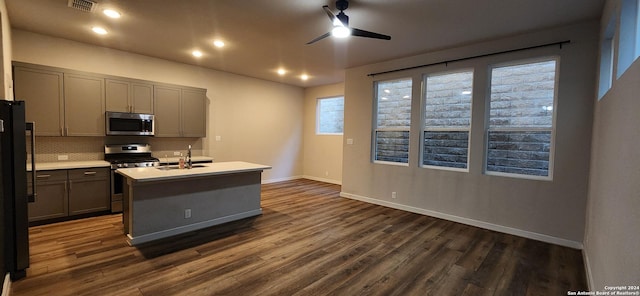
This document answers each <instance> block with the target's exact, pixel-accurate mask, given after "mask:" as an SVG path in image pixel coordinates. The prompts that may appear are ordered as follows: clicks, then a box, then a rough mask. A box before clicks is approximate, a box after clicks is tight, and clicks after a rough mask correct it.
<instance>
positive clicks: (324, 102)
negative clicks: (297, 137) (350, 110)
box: [316, 97, 344, 135]
mask: <svg viewBox="0 0 640 296" xmlns="http://www.w3.org/2000/svg"><path fill="white" fill-rule="evenodd" d="M316 119H317V120H316V134H319V135H341V134H342V133H343V130H344V97H333V98H322V99H318V104H317V106H316Z"/></svg>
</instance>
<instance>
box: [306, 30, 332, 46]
mask: <svg viewBox="0 0 640 296" xmlns="http://www.w3.org/2000/svg"><path fill="white" fill-rule="evenodd" d="M329 36H331V32H327V33H324V34H322V35H320V36H319V37H318V38H316V39H313V40H311V41H309V42H307V44H312V43H316V42H317V41H320V40H322V39H324V38H327V37H329Z"/></svg>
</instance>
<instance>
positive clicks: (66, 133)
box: [64, 126, 69, 136]
mask: <svg viewBox="0 0 640 296" xmlns="http://www.w3.org/2000/svg"><path fill="white" fill-rule="evenodd" d="M64 135H65V136H68V135H69V127H68V126H67V127H65V128H64Z"/></svg>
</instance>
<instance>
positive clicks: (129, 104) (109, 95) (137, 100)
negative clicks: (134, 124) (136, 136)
mask: <svg viewBox="0 0 640 296" xmlns="http://www.w3.org/2000/svg"><path fill="white" fill-rule="evenodd" d="M105 83H106V93H105V94H106V107H107V108H106V109H107V111H113V112H130V113H146V114H153V84H151V83H144V82H137V81H133V80H131V81H127V80H119V79H109V78H107V79H106V80H105Z"/></svg>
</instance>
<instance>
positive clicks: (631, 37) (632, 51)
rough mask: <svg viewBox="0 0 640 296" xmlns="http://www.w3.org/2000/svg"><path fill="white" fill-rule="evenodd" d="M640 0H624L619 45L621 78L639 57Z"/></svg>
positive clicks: (621, 11)
mask: <svg viewBox="0 0 640 296" xmlns="http://www.w3.org/2000/svg"><path fill="white" fill-rule="evenodd" d="M638 2H640V0H623V1H622V8H621V9H620V41H619V45H618V67H617V71H616V72H617V76H616V77H617V78H620V76H622V74H623V73H624V71H626V70H627V69H628V68H629V66H631V64H632V63H633V61H634V60H635V59H636V58H637V57H638V51H639V50H640V49H639V48H637V42H638V41H639V40H638V39H639V38H638V34H640V32H638V25H640V23H639V22H638Z"/></svg>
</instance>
